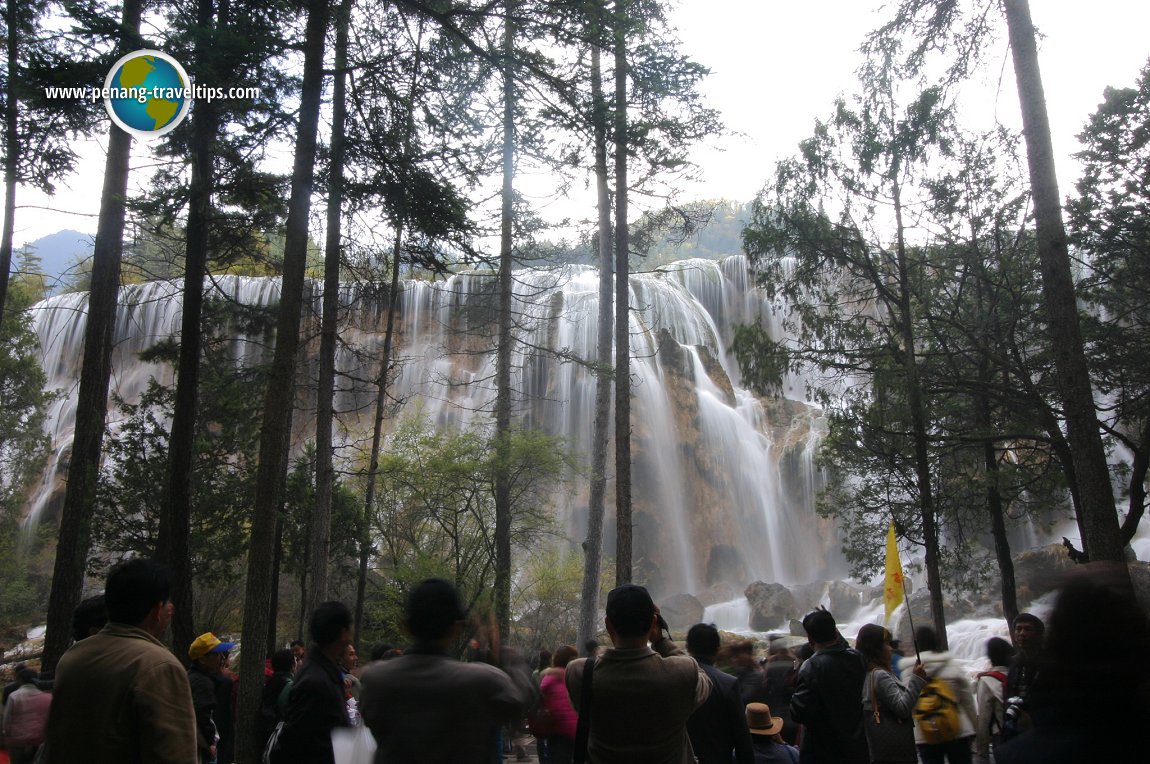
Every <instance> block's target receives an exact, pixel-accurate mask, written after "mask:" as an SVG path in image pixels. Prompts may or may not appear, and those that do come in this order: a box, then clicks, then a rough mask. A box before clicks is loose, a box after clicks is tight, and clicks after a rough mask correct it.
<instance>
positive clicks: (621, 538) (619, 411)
mask: <svg viewBox="0 0 1150 764" xmlns="http://www.w3.org/2000/svg"><path fill="white" fill-rule="evenodd" d="M614 21H615V25H614V27H615V28H614V33H615V34H614V37H615V273H616V275H615V531H616V550H615V584H616V586H617V585H619V584H625V583H630V581H631V577H632V564H631V549H632V528H633V521H632V518H631V332H630V292H631V275H630V262H629V259H630V258H629V255H630V251H631V249H630V241H629V237H628V230H627V193H628V189H627V137H628V136H627V26H626V25H627V3H626V0H615V19H614Z"/></svg>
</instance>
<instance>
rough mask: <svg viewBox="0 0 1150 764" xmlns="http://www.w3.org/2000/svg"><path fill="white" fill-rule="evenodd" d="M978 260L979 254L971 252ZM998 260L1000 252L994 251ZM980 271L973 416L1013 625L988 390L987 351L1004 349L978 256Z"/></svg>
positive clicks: (1014, 607)
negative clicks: (981, 339) (979, 346)
mask: <svg viewBox="0 0 1150 764" xmlns="http://www.w3.org/2000/svg"><path fill="white" fill-rule="evenodd" d="M974 254H975V255H976V257H978V255H979V253H978V252H977V251H976V252H975V253H974ZM995 255H996V256H998V257H999V258H1001V252H996V253H995ZM974 267H975V268H976V269H978V270H979V275H978V278H977V279H976V281H975V290H976V292H975V294H976V295H977V299H978V304H979V307H980V313H982V314H983V315H984V316H985V320H987V321H988V322H989V327H988V328H987V330H986V332H985V335H984V336H985V338H986V339H985V344H986V348H987V349H986V350H984V351H983V352H982V353H981V354H980V357H979V362H978V384H979V387H978V392H977V393H976V394H975V400H974V406H975V416H976V420H977V424H978V428H979V430H981V431H982V432H983V433H984V435H985V439H984V440H983V442H982V458H983V468H984V469H985V471H986V509H987V512H988V513H989V515H990V533H991V536H992V537H993V538H994V556H995V559H996V561H997V562H998V575H999V579H1000V588H1001V592H1002V615H1003V617H1004V618H1006V622H1007V623H1014V617H1015V616H1016V615H1018V590H1017V586H1016V585H1015V579H1014V560H1013V559H1012V558H1011V556H1010V539H1009V538H1007V535H1006V509H1005V507H1004V505H1003V501H1002V490H1001V474H1000V473H1001V470H1000V469H999V466H998V449H997V446H996V445H995V443H996V440H995V437H994V436H995V429H994V417H993V415H992V409H991V401H990V394H989V392H988V391H989V389H990V386H991V385H992V384H993V383H994V375H995V362H994V359H993V358H992V357H991V352H992V351H991V350H989V348H1001V347H1002V346H1003V344H1004V343H1003V339H1002V332H1001V326H1000V323H999V317H998V310H997V306H995V305H988V304H987V303H988V301H987V298H986V288H987V284H988V281H989V280H988V278H987V274H986V268H985V265H984V261H983V260H982V258H981V257H978V259H977V260H976V261H975V263H974ZM1003 377H1004V383H1005V384H1004V386H1005V387H1009V375H1007V374H1003Z"/></svg>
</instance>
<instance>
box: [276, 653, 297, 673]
mask: <svg viewBox="0 0 1150 764" xmlns="http://www.w3.org/2000/svg"><path fill="white" fill-rule="evenodd" d="M293 666H295V656H294V655H292V654H291V650H289V649H287V648H284V649H283V650H276V651H275V652H274V653H272V671H277V672H283V671H291V670H292V667H293Z"/></svg>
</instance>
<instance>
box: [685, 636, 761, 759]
mask: <svg viewBox="0 0 1150 764" xmlns="http://www.w3.org/2000/svg"><path fill="white" fill-rule="evenodd" d="M719 645H720V641H719V630H718V629H716V628H715V627H714V626H711V625H710V624H706V623H697V624H695V625H694V626H692V627H691V628H690V629H689V630H688V631H687V653H688V654H690V656H691V657H692V658H694V659H695V661H696V662H698V664H699V666H700V667H702V669H703V671H704V672H706V674H707V676H709V677H710V678H711V682H712V683H713V684H714V685H715V687H714V689H713V690H712V691H711V694H710V696H708V698H707V700H706V701H705V702H704V703H703V705H701V706H699V707H698V708H697V709H695V713H693V714H691V718H690V719H688V720H687V734H688V735H690V737H691V747H692V748H694V749H695V756H696V758H698V760H699V764H731V759H732V755H733V756H734V761H736V762H738V764H753V762H754V754H753V753H752V751H751V733H750V732H749V731H748V730H747V716H746V714H745V713H744V711H743V703H742V701H741V700H740V699H739V683H738V680H737V679H735V677H733V676H731V675H730V674H725V673H723V672H722V671H719V670H718V669H717V668H715V656H716V655H718V654H719Z"/></svg>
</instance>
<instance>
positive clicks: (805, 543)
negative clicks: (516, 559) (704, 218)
mask: <svg viewBox="0 0 1150 764" xmlns="http://www.w3.org/2000/svg"><path fill="white" fill-rule="evenodd" d="M205 285H206V286H207V287H208V288H209V292H208V298H209V299H230V300H234V301H236V302H237V303H240V304H243V305H249V306H267V305H269V304H271V303H273V302H274V301H275V300H276V299H278V293H279V282H278V280H276V279H259V278H244V277H216V278H212V279H211V280H209V281H206V282H205ZM311 287H312V289H311V300H312V302H311V307H310V310H312V311H315V312H318V306H319V301H320V299H321V297H322V295H321V294H320V292H321V291H322V288H321V286H320V285H318V284H313V285H311ZM180 303H181V299H180V295H179V290H178V287H177V286H176V285H174V284H171V283H152V284H143V285H138V286H132V287H125V288H124V289H122V290H121V295H120V311H119V316H118V319H117V328H116V351H115V356H114V359H113V380H112V387H113V392H114V394H116V395H118V396H120V397H122V398H124V399H125V400H128V401H134V400H136V399H137V398H138V396H139V394H140V393H141V392H142V390H143V389H144V388H145V387H146V384H147V380H148V378H149V377H151V376H155V377H157V379H158V380H159V381H161V382H162V383H165V384H171V382H172V377H171V371H170V369H169V368H168V367H165V366H160V365H155V364H148V363H144V362H142V361H140V360H139V358H138V354H139V353H140V351H142V350H144V349H146V348H147V347H149V346H151V345H153V344H155V343H156V342H158V341H161V340H168V339H172V338H177V337H178V331H179V315H180ZM341 303H342V304H343V306H344V308H345V313H344V319H343V324H342V326H341V328H340V338H341V344H340V350H339V352H338V354H337V367H338V368H339V369H340V370H341V371H342V372H344V373H345V375H346V376H344V377H343V378H342V379H343V380H344V381H345V382H346V381H347V380H353V379H354V380H370V379H373V378H374V377H375V376H376V374H377V373H378V372H377V369H378V363H379V362H378V357H379V353H380V351H381V346H382V342H383V336H382V332H383V326H384V321H385V316H384V315H383V308H384V305H385V300H384V299H383V297H382V296H380V295H379V294H378V292H376V291H373V290H371V289H369V288H366V287H364V288H360V287H353V286H345V287H344V288H343V289H342V290H341ZM514 305H515V312H516V314H517V316H518V317H517V319H516V322H515V323H516V330H515V331H516V340H517V341H516V346H515V354H514V358H513V380H512V386H513V389H514V390H515V391H516V399H515V405H516V408H517V414H518V415H519V416H520V417H521V418H522V419H523V421H524V422H526V423H527V424H528V425H530V426H533V427H538V428H540V429H542V430H545V431H547V432H549V433H552V434H556V435H561V436H563V437H564V438H565V439H566V441H567V442H568V444H569V445H570V446H571V447H572V448H573V449H574V450H575V451H576V452H577V453H579V454H583V455H587V454H588V453H589V451H590V443H591V422H592V420H593V416H594V399H595V386H596V380H595V377H594V375H593V374H592V373H591V372H590V371H589V370H588V368H587V366H586V365H584V364H580V363H576V362H574V361H573V360H572V359H586V360H591V359H594V358H595V356H596V352H595V338H596V324H597V321H598V310H599V305H598V274H597V272H596V271H595V270H594V269H592V268H589V267H585V266H565V267H560V268H552V269H525V270H521V271H518V272H517V273H516V274H515V293H514ZM631 305H632V308H633V309H632V311H631V319H630V337H631V356H632V359H633V365H632V383H633V391H634V396H635V399H634V402H633V414H632V422H631V424H632V430H633V433H634V434H633V454H634V464H633V470H634V475H633V486H634V509H635V522H636V529H635V544H636V547H635V559H636V561H637V576H638V577H639V579H640V580H646V581H647V582H648V583H649V584H650V585H651V586H652V588H653V589H654V590H656V591H657V592H662V593H665V594H671V593H677V592H688V593H698V592H701V591H703V590H704V589H706V588H707V587H709V586H711V585H713V584H716V583H719V582H727V583H729V584H734V585H735V586H737V587H740V588H741V587H742V586H743V585H745V584H746V583H747V582H749V581H751V580H756V579H761V580H770V581H779V582H783V583H794V582H804V581H810V580H814V579H817V578H826V577H836V576H837V575H838V574H840V573H841V572H842V571H841V567H840V564H839V563H838V560H837V556H836V553H837V549H836V548H837V543H836V542H835V541H833V540H831V539H832V538H833V534H832V533H831V526H830V525H829V524H828V523H827V522H826V521H823V520H820V519H818V518H817V517H816V516H815V515H814V513H813V508H812V505H813V496H814V493H815V490H816V488H817V482H818V474H817V471H816V470H815V468H814V467H813V462H812V456H813V450H814V445H815V443H816V442H817V437H818V429H819V426H820V424H819V423H820V420H819V418H818V417H819V412H818V411H817V410H816V409H813V408H811V407H809V406H807V405H806V404H804V403H803V402H802V401H801V400H781V399H780V400H764V399H759V398H757V397H756V396H755V395H753V394H752V393H750V392H749V391H748V390H746V389H744V388H742V387H741V384H740V382H741V380H740V375H739V370H738V365H737V363H736V362H735V360H734V359H733V358H732V357H731V356H730V355H729V353H728V351H727V347H728V343H729V340H730V336H731V330H732V328H733V326H734V325H736V324H739V323H746V322H752V321H766V320H767V318H768V317H769V314H770V313H771V309H770V306H769V305H766V304H765V303H764V300H763V296H762V295H761V294H760V293H759V292H757V290H755V289H754V288H753V287H752V286H751V285H750V279H749V277H748V274H747V263H746V260H745V258H743V257H741V256H736V257H731V258H727V259H726V260H723V261H722V262H714V261H705V260H690V261H684V262H681V263H676V264H675V265H674V266H673V267H670V268H668V269H667V270H666V271H664V272H657V273H645V274H637V275H633V276H632V278H631ZM494 306H495V300H494V278H493V276H492V275H491V274H490V273H466V274H459V275H454V276H451V277H449V278H448V279H446V280H445V281H442V282H429V281H416V280H413V281H408V282H405V283H404V284H403V287H402V293H401V295H400V315H399V320H398V331H399V334H398V340H397V353H396V354H397V358H398V359H399V368H398V371H397V373H396V374H395V375H394V386H393V391H392V393H393V398H394V399H395V400H399V401H403V405H404V407H405V408H407V409H411V410H415V407H418V410H420V411H422V412H423V414H424V415H425V416H427V417H428V418H429V420H430V421H432V422H434V423H436V424H437V425H440V426H446V425H457V426H472V425H477V424H483V423H486V422H487V421H488V420H489V412H490V409H491V404H492V402H493V399H494V392H495V391H494V388H493V384H492V380H493V378H494V353H493V352H492V350H491V349H492V347H493V344H494V343H493V331H492V327H493V326H494V323H495V322H494V316H495V313H494ZM85 311H86V295H83V294H71V295H63V296H59V297H54V298H50V299H48V300H45V301H44V302H42V303H40V304H38V305H37V306H35V308H34V309H33V313H34V326H35V328H36V331H37V333H38V335H39V337H40V343H41V348H42V353H43V363H44V368H45V371H46V373H47V374H48V378H49V387H50V389H58V390H61V391H62V395H61V397H60V398H59V399H58V400H57V401H56V402H55V403H54V404H53V408H52V411H51V412H50V424H49V434H50V436H51V437H52V440H53V444H54V457H53V460H52V463H51V464H50V465H49V467H48V469H47V470H46V472H45V476H44V480H43V483H42V484H41V486H40V489H39V490H38V491H37V493H36V495H35V496H34V497H33V499H32V501H31V503H30V505H29V508H28V512H27V523H28V524H29V525H35V524H36V523H37V522H39V521H40V519H41V518H42V517H50V516H51V515H52V514H53V512H54V509H52V504H53V501H54V497H58V496H59V494H60V492H59V486H60V482H61V480H62V478H63V476H62V475H61V474H59V472H60V469H59V467H60V465H61V460H62V458H63V456H64V454H65V452H66V451H67V448H68V446H69V444H70V441H71V435H72V426H73V424H72V423H73V418H74V413H75V395H76V387H77V380H78V377H79V359H80V357H81V355H82V353H81V349H82V342H83V326H84V320H85ZM233 343H234V347H233V350H232V353H233V357H234V358H235V360H236V363H237V364H243V363H250V362H252V361H253V360H255V359H257V358H259V357H261V356H262V355H263V354H265V353H266V352H267V350H268V338H267V337H264V336H246V335H243V334H241V335H240V336H237V337H236V338H235V339H234V340H233ZM308 347H309V348H310V345H308ZM313 361H314V358H311V357H309V358H307V359H305V361H304V363H303V364H301V367H302V368H301V372H300V377H301V378H300V380H299V383H300V385H301V388H304V389H306V388H307V384H308V382H309V377H310V376H311V375H313V374H314V363H313ZM312 395H314V393H312ZM373 398H374V392H373V391H372V390H371V389H370V387H369V386H368V385H365V384H363V383H358V384H344V385H342V386H341V389H340V390H339V392H338V393H337V400H336V402H335V403H336V406H335V408H336V411H337V412H340V413H339V416H340V422H341V425H342V428H339V431H340V432H341V433H342V434H343V435H342V437H343V441H342V442H341V443H339V444H337V445H338V454H337V457H338V458H343V459H346V460H349V461H350V460H351V459H352V458H354V456H355V453H353V450H352V449H354V448H358V447H359V445H358V444H359V443H361V442H362V441H363V435H364V434H365V433H367V432H370V426H371V425H370V418H371V414H370V405H369V404H370V401H371V400H373ZM301 414H302V415H297V417H296V420H297V422H296V438H297V445H298V444H299V443H301V442H302V440H303V439H305V438H306V437H307V434H308V430H309V429H310V428H311V423H310V421H306V420H307V417H308V413H307V409H306V407H305V409H304V410H303V411H302V412H301ZM301 420H302V421H301ZM115 430H116V424H115V422H112V423H111V432H112V437H115ZM583 483H585V478H580V479H579V480H578V482H577V484H573V485H572V486H571V490H570V491H566V492H565V494H566V495H565V497H564V498H563V500H562V503H561V506H560V507H559V512H560V519H561V527H564V528H565V529H566V530H567V533H568V534H569V536H570V538H571V540H572V541H573V542H578V541H580V540H581V539H582V535H583V533H584V527H585V520H584V516H585V512H586V486H585V485H584V484H583ZM611 495H613V492H612V490H611V489H610V487H609V488H608V496H611ZM610 511H611V510H610V508H609V510H608V512H609V514H610ZM606 528H607V533H606V539H605V540H606V549H607V551H608V553H610V552H611V550H612V549H613V544H614V537H613V532H612V529H613V520H612V519H611V518H610V517H609V518H608V520H607V523H606Z"/></svg>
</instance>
